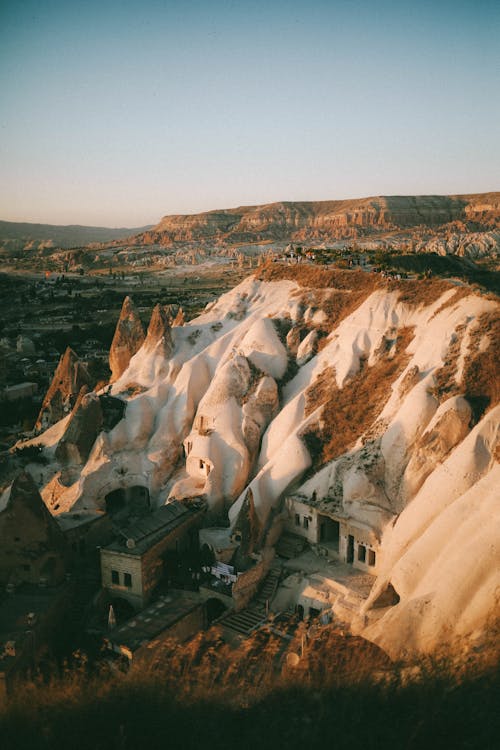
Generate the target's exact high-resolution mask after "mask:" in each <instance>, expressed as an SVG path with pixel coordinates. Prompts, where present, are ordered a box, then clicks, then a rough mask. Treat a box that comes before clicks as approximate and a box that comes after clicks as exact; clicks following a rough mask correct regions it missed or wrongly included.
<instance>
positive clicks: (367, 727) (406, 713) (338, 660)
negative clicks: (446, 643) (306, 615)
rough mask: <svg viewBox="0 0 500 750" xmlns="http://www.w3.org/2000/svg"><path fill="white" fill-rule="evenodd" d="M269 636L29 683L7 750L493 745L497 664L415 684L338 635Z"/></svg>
mask: <svg viewBox="0 0 500 750" xmlns="http://www.w3.org/2000/svg"><path fill="white" fill-rule="evenodd" d="M271 628H272V629H273V630H279V628H280V624H279V622H274V623H272V622H271V623H270V627H269V628H267V629H266V631H264V632H263V631H258V632H257V633H255V634H254V635H253V636H251V637H250V638H249V639H247V640H246V641H244V642H243V643H242V644H241V645H240V646H239V647H238V648H237V649H231V648H230V647H229V646H227V645H226V644H225V643H223V641H222V640H221V638H220V636H219V634H218V632H217V630H215V629H212V630H211V631H209V632H208V633H206V634H202V635H200V636H199V637H197V638H195V639H194V640H193V641H192V642H191V643H189V644H186V645H180V644H179V643H175V642H171V643H166V644H164V645H163V648H161V649H158V650H156V649H155V650H154V652H152V659H151V660H149V661H148V662H145V663H141V665H140V667H139V668H135V669H134V668H133V669H132V670H131V671H130V672H129V673H128V674H123V673H121V672H119V671H114V672H112V671H110V670H108V671H103V672H101V673H99V674H93V675H92V674H89V670H88V664H86V663H85V660H84V659H81V660H80V664H78V663H76V664H75V665H74V667H73V668H72V669H71V670H70V671H67V672H66V673H65V674H64V675H62V676H61V677H60V678H59V679H53V680H50V681H44V680H42V679H40V680H34V681H32V682H31V683H27V684H25V685H23V686H22V689H21V690H19V691H18V692H17V694H16V695H15V696H14V697H13V698H12V699H11V700H10V701H7V702H3V703H2V705H1V706H0V735H1V737H2V750H14V748H15V750H38V748H44V750H48V749H49V748H50V750H56V749H58V748H61V750H62V749H63V748H67V747H68V746H70V747H71V748H72V750H90V749H91V748H92V750H96V749H97V748H100V750H108V749H109V750H132V749H133V748H148V750H164V749H165V748H177V747H182V748H207V750H208V749H209V748H217V750H234V748H235V747H242V748H254V747H258V748H260V749H261V750H263V749H264V748H273V750H274V749H275V748H277V747H286V748H289V749H290V750H293V749H295V748H297V749H298V748H301V749H302V748H304V747H307V748H325V747H335V748H336V749H337V750H347V748H349V750H351V749H352V747H353V744H355V745H360V746H364V747H387V748H408V749H410V748H411V750H414V749H416V748H432V747H441V748H444V747H456V748H465V747H467V748H470V749H471V750H475V749H476V748H477V749H478V750H479V748H481V750H483V749H484V748H492V747H495V746H496V741H497V739H498V732H499V730H500V726H499V721H498V710H497V709H498V692H499V676H498V671H496V670H495V669H494V667H492V666H491V665H489V664H487V663H486V664H481V665H480V666H478V665H471V666H470V667H469V668H468V669H466V670H464V671H463V672H460V671H457V670H453V669H452V667H451V665H450V664H448V663H445V662H437V661H434V662H432V661H430V660H428V659H427V660H426V659H422V660H421V662H420V664H419V667H418V668H417V669H415V670H413V673H412V674H413V676H410V673H409V672H408V671H405V670H404V668H402V667H399V666H398V665H392V664H391V663H390V662H389V660H388V658H387V657H386V656H385V654H383V653H382V652H381V651H380V649H378V648H377V647H376V646H374V645H373V644H371V643H368V642H367V641H364V640H363V639H361V638H359V637H355V636H345V635H343V634H342V633H340V632H339V631H338V630H335V629H334V628H332V627H327V628H318V627H313V628H308V626H307V624H306V623H303V624H302V625H299V627H298V628H297V630H296V634H295V636H294V637H293V639H292V641H291V642H288V641H285V640H284V639H283V638H280V637H279V636H278V635H276V634H275V633H273V632H271ZM288 653H295V654H297V655H298V656H299V660H298V663H296V666H289V664H288V660H287V658H286V656H287V654H288ZM293 663H294V662H292V664H293ZM374 738H375V740H374Z"/></svg>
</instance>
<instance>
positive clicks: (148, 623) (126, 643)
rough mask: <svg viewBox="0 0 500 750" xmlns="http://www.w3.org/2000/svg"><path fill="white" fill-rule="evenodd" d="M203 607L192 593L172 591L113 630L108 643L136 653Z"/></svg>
mask: <svg viewBox="0 0 500 750" xmlns="http://www.w3.org/2000/svg"><path fill="white" fill-rule="evenodd" d="M201 606H203V601H202V599H201V598H200V597H199V595H198V594H196V593H194V592H189V591H173V592H172V593H171V594H167V595H165V596H162V597H160V599H158V601H157V602H155V603H154V604H151V605H150V606H149V607H147V608H146V609H143V610H142V612H141V613H140V614H138V615H135V616H134V617H132V618H131V619H130V620H127V622H124V623H123V625H120V626H119V627H117V628H116V629H115V630H112V631H110V632H109V634H108V635H107V640H108V641H109V643H110V644H111V645H112V647H113V649H114V650H118V651H122V650H123V649H127V650H128V651H131V652H134V651H137V649H139V648H140V647H141V646H144V645H146V644H147V643H149V642H150V641H152V640H153V639H154V638H156V637H157V636H158V635H160V633H162V632H163V631H164V630H167V629H168V628H170V627H172V625H175V623H176V622H178V621H179V620H181V619H182V618H183V617H185V616H186V615H188V614H189V613H190V612H192V611H193V610H194V609H196V608H197V607H201Z"/></svg>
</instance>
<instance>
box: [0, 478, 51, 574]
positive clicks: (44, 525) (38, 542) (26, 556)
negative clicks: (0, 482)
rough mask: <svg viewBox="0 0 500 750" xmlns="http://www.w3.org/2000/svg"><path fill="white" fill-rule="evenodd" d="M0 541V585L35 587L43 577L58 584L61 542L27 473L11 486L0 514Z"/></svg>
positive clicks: (48, 513) (49, 515)
mask: <svg viewBox="0 0 500 750" xmlns="http://www.w3.org/2000/svg"><path fill="white" fill-rule="evenodd" d="M0 538H1V539H2V544H1V545H0V581H2V582H7V581H12V582H13V583H17V582H20V581H29V582H32V583H37V582H38V581H39V580H40V578H41V577H43V578H45V579H46V580H47V582H48V583H49V584H54V583H57V582H58V581H60V580H61V578H62V576H63V575H64V559H63V558H64V549H65V540H64V537H63V534H62V532H61V531H60V529H59V526H58V524H57V521H56V520H55V519H54V518H53V517H52V515H51V514H50V512H49V511H48V510H47V508H46V506H45V503H44V502H43V500H42V498H41V496H40V493H39V492H38V488H37V486H36V484H35V482H34V481H33V479H32V477H31V475H30V474H28V473H27V472H23V473H21V474H19V476H18V477H16V479H15V480H14V482H13V483H12V487H11V489H10V496H9V500H8V503H7V506H6V508H5V510H4V511H3V512H1V513H0Z"/></svg>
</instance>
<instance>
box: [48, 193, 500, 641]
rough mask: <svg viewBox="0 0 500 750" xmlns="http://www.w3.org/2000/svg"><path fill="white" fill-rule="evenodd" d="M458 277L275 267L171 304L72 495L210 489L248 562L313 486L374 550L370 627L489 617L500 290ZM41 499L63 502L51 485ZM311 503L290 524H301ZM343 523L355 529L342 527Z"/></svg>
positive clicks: (397, 632) (382, 637)
mask: <svg viewBox="0 0 500 750" xmlns="http://www.w3.org/2000/svg"><path fill="white" fill-rule="evenodd" d="M453 205H454V204H453ZM452 207H453V206H452ZM448 208H449V209H450V210H451V208H450V207H448ZM447 210H448V209H447ZM459 292H460V293H459V294H457V287H456V286H454V285H453V284H451V283H448V282H446V281H443V280H417V279H412V280H401V281H397V280H393V279H392V280H390V279H383V278H380V277H379V275H378V274H370V273H365V272H363V271H361V270H357V271H340V270H331V269H328V270H326V269H325V270H324V269H321V268H318V267H316V266H305V265H304V267H302V266H300V265H299V266H297V265H296V266H289V265H285V264H284V265H280V264H270V266H269V268H264V269H261V270H260V271H259V274H258V275H256V276H254V277H249V278H247V279H246V280H245V281H243V282H242V283H241V284H240V285H239V286H238V287H236V288H235V289H233V290H232V291H230V292H228V293H226V294H224V295H222V296H221V297H220V298H219V300H218V301H216V302H215V303H213V304H211V305H210V306H209V307H208V308H207V309H206V310H205V311H204V312H203V313H202V314H201V315H200V316H198V317H197V318H196V319H194V320H191V321H189V322H188V323H186V324H185V325H183V326H178V327H175V328H174V329H171V322H170V321H171V313H170V312H169V311H168V310H167V309H166V308H162V307H161V306H157V307H156V308H155V310H154V313H153V315H152V319H151V323H150V326H149V330H148V336H147V338H146V340H145V341H144V343H143V345H142V346H141V348H140V349H139V350H138V351H136V353H135V355H134V356H133V357H132V359H131V360H130V362H129V365H128V367H127V369H126V370H125V372H123V373H122V376H121V378H120V379H119V380H118V381H117V382H116V383H115V384H114V385H113V387H112V392H113V394H114V396H115V397H116V396H119V401H120V407H119V408H118V404H115V406H117V409H116V414H115V418H114V420H113V421H112V423H111V424H110V425H109V427H110V429H108V430H106V429H101V431H100V432H99V434H98V436H97V438H96V440H95V442H94V443H93V445H92V447H91V448H90V453H89V455H88V459H87V460H86V462H85V464H84V465H83V467H82V468H81V470H80V468H79V466H77V465H75V466H72V467H71V469H72V474H74V477H73V476H72V482H71V486H66V485H64V484H61V483H59V484H60V486H59V487H58V496H57V502H58V504H59V509H64V512H66V511H71V510H74V511H78V510H80V509H81V508H85V509H86V510H87V511H88V512H90V511H92V509H93V510H94V511H95V512H98V511H102V510H104V509H105V497H106V495H108V494H109V493H110V492H112V491H114V490H115V489H118V488H119V489H126V488H132V487H135V486H140V487H145V486H146V487H147V490H148V492H149V496H150V498H151V502H152V503H153V504H163V503H165V502H168V500H169V499H172V498H177V499H179V500H184V501H186V502H190V501H193V500H197V499H198V498H200V499H202V500H203V502H204V503H206V505H207V507H208V511H209V512H208V514H207V517H208V518H211V519H212V521H211V522H214V523H216V524H217V525H218V526H220V525H221V526H224V528H225V531H227V536H228V539H229V538H230V537H231V545H233V544H237V543H242V544H243V546H242V549H241V554H240V558H241V560H245V561H246V562H247V563H248V564H250V563H251V560H252V559H253V558H252V555H254V554H256V553H260V552H261V548H267V547H270V546H273V545H274V544H275V543H276V539H277V537H278V536H279V533H280V531H281V528H282V525H283V523H284V521H283V515H287V514H288V509H289V505H288V503H289V501H291V500H292V499H293V498H294V497H295V498H296V499H297V498H298V500H297V502H299V500H300V498H301V497H302V498H303V500H304V502H307V503H309V504H311V503H318V504H320V505H321V504H323V505H321V507H323V508H324V509H326V510H325V513H326V512H327V511H328V513H330V514H333V515H336V516H337V521H336V523H338V524H339V526H338V527H337V538H338V544H339V550H340V545H341V544H342V545H344V547H346V546H347V545H348V536H352V544H353V545H354V543H355V544H356V555H357V557H356V560H355V559H354V546H353V547H352V550H351V555H350V559H347V557H348V555H347V554H346V556H345V558H342V560H345V562H346V563H349V564H353V563H354V562H356V563H358V562H360V563H363V564H364V560H365V559H366V572H367V573H370V574H371V577H372V580H373V591H372V592H371V593H370V595H369V597H368V599H366V600H365V604H364V605H363V606H364V609H363V611H361V609H358V616H359V618H360V619H359V620H358V621H357V622H353V624H352V626H353V627H356V628H357V629H358V632H360V633H362V634H363V635H365V636H366V637H369V638H370V639H372V640H373V641H375V642H376V643H378V644H380V645H381V646H383V648H384V649H385V650H386V651H388V652H389V653H391V655H394V656H398V655H401V653H402V652H403V651H404V649H405V648H406V647H408V648H412V649H414V650H415V651H426V650H432V649H433V648H435V647H436V646H437V645H442V644H444V643H451V642H452V641H453V639H454V638H456V637H458V636H460V637H462V636H471V635H472V634H474V633H478V632H480V631H481V628H483V627H485V625H486V623H487V622H488V619H489V618H490V616H491V615H492V611H493V610H494V607H495V591H497V590H498V589H499V587H500V580H499V577H498V570H499V569H500V567H499V566H498V564H497V559H498V556H499V555H500V549H499V546H498V538H499V535H498V524H499V523H500V518H499V515H498V481H499V476H498V472H499V465H498V455H499V431H498V424H499V409H500V406H499V404H498V398H499V396H500V388H499V387H498V377H499V375H498V355H497V348H498V341H500V315H499V305H498V301H497V300H496V299H495V298H493V297H492V296H487V295H481V294H478V293H477V292H475V291H474V289H472V288H467V287H465V286H464V287H463V288H461V289H460V290H459ZM320 336H321V339H319V337H320ZM318 341H320V343H321V346H319V345H318ZM128 383H134V389H133V391H132V390H131V389H127V384H128ZM109 397H110V398H112V396H111V394H110V396H109ZM92 399H93V396H92V395H91V394H87V395H82V397H81V401H80V403H79V405H78V407H77V408H76V409H75V412H74V415H73V417H72V419H71V420H70V424H69V425H68V426H67V427H66V429H67V431H68V436H69V437H71V438H72V443H71V444H72V445H73V446H74V447H76V449H77V450H78V456H77V459H78V460H80V459H82V460H83V459H84V456H85V453H86V451H87V450H88V449H89V448H88V444H87V445H83V443H82V441H81V437H82V436H81V435H80V433H79V429H77V428H78V423H79V420H81V422H82V424H83V422H84V421H85V419H86V418H87V417H86V415H87V411H88V414H89V415H90V414H93V411H92V410H93V409H95V415H94V416H95V419H94V427H93V428H92V429H93V430H94V431H95V429H96V427H95V425H96V424H97V425H98V412H97V406H94V405H93V404H92V403H91V402H92ZM121 404H126V410H125V412H124V413H123V412H122V411H121V408H122V407H121ZM101 408H103V405H102V404H101ZM121 417H123V418H121ZM90 421H91V422H92V420H90ZM97 429H99V427H97ZM73 433H74V434H73ZM92 434H93V433H92ZM62 436H63V426H61V428H60V432H59V433H58V432H57V428H56V427H55V428H53V430H52V431H50V432H48V433H47V437H45V436H44V435H42V436H39V437H38V438H36V439H37V440H40V441H41V442H42V443H43V444H45V445H50V446H53V445H54V442H55V441H57V440H58V439H60V438H61V437H62ZM43 441H46V442H45V443H44V442H43ZM90 441H91V436H89V441H88V442H89V443H90ZM58 450H59V448H58ZM60 450H61V451H63V450H67V449H63V448H60ZM54 468H55V471H56V472H57V471H58V470H59V469H60V467H59V466H57V467H54ZM42 496H43V498H44V500H45V501H46V502H47V503H48V504H50V498H51V488H50V487H49V488H45V487H44V488H43V489H42ZM495 501H496V502H495ZM318 507H319V506H318ZM59 512H60V511H59ZM301 513H302V516H304V513H303V512H302V511H301ZM301 513H297V515H298V522H299V523H298V525H297V526H296V524H297V518H294V516H293V515H292V516H290V519H291V520H290V523H291V526H292V530H293V531H292V533H293V532H294V531H295V530H296V528H299V527H300V528H301V529H302V533H303V534H302V535H303V537H304V535H305V533H306V532H307V533H309V531H310V530H311V529H310V527H309V526H308V525H306V524H304V523H303V521H304V519H303V518H302V517H301ZM306 515H307V514H306ZM330 520H332V519H331V518H330ZM305 521H306V522H307V524H309V523H310V521H309V516H308V515H307V517H305ZM228 523H229V527H230V528H228ZM341 523H342V524H344V525H348V524H351V525H352V526H353V528H354V527H355V528H356V529H358V531H359V535H360V536H359V539H356V541H355V542H354V536H353V532H351V531H347V532H346V533H345V534H344V533H343V535H342V538H340V531H339V529H340V524H341ZM206 531H207V532H208V530H206ZM356 533H357V532H356ZM308 538H309V537H308ZM230 552H231V554H233V552H232V548H231V550H230ZM338 554H340V552H338ZM363 555H365V558H363ZM370 560H371V562H370ZM369 566H370V567H369ZM367 596H368V592H367ZM287 606H288V605H287ZM313 606H316V605H313ZM331 606H332V607H333V612H334V614H335V613H336V609H335V607H336V606H337V603H336V602H335V603H333V604H331ZM339 606H340V605H339ZM348 610H349V607H348V606H347V604H346V607H345V609H344V610H343V611H342V617H347V616H352V610H349V611H350V612H351V615H348V613H347V611H348ZM346 613H347V614H346Z"/></svg>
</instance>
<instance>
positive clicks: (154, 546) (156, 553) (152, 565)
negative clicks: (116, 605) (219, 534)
mask: <svg viewBox="0 0 500 750" xmlns="http://www.w3.org/2000/svg"><path fill="white" fill-rule="evenodd" d="M203 513H204V511H203V510H200V509H198V508H193V507H190V506H188V505H185V504H183V503H180V502H178V501H174V502H172V503H169V504H168V505H164V506H162V507H161V508H159V509H158V510H156V511H154V512H153V513H150V514H149V515H147V516H144V517H143V518H140V519H139V520H137V521H136V522H135V523H134V524H132V525H131V526H129V527H128V528H127V529H125V530H124V531H122V532H121V534H122V537H123V538H122V539H121V540H119V541H115V542H113V543H112V544H109V545H108V546H107V547H103V548H102V549H101V582H102V586H103V588H105V589H107V590H108V591H109V592H110V594H112V595H114V596H116V597H119V598H123V599H125V600H126V601H128V602H129V603H130V604H131V605H132V606H133V607H134V608H135V609H136V610H138V609H143V608H144V607H145V606H146V605H147V604H148V603H149V601H150V599H151V597H152V595H153V592H154V590H155V588H156V587H157V585H158V584H159V583H160V581H161V580H162V578H163V577H164V574H165V556H166V554H167V553H168V552H169V551H174V552H183V551H188V550H189V549H192V548H193V547H197V546H198V526H199V524H200V522H201V518H202V516H203Z"/></svg>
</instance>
